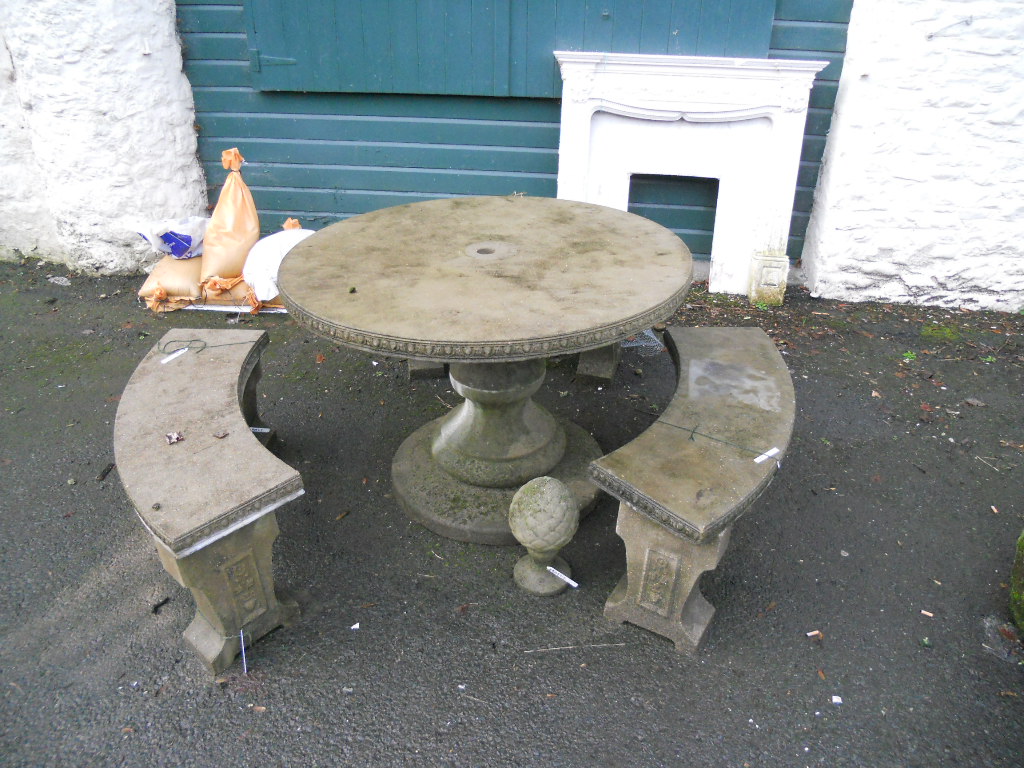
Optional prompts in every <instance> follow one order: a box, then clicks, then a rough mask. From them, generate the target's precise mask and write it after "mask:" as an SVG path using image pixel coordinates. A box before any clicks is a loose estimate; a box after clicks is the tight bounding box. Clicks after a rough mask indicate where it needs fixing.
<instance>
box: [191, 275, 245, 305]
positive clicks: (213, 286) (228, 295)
mask: <svg viewBox="0 0 1024 768" xmlns="http://www.w3.org/2000/svg"><path fill="white" fill-rule="evenodd" d="M249 292H250V288H249V286H248V285H247V284H246V282H245V281H244V280H243V279H242V278H240V277H232V278H226V279H222V278H216V277H214V278H210V279H209V280H207V281H206V282H205V283H203V298H202V299H201V300H200V301H197V302H196V304H207V305H213V306H224V305H228V306H233V307H241V306H246V305H248V304H249Z"/></svg>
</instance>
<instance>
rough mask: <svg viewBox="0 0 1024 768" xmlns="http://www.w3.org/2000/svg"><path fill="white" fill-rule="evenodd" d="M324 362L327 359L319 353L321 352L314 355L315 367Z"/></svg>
mask: <svg viewBox="0 0 1024 768" xmlns="http://www.w3.org/2000/svg"><path fill="white" fill-rule="evenodd" d="M325 360H327V358H326V357H325V356H324V355H323V353H321V352H317V353H316V364H317V365H320V363H322V362H324V361H325Z"/></svg>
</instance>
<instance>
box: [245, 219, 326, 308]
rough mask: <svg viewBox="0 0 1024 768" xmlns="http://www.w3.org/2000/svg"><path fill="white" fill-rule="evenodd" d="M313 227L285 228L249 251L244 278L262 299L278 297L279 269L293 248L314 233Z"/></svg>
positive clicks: (268, 236) (258, 297)
mask: <svg viewBox="0 0 1024 768" xmlns="http://www.w3.org/2000/svg"><path fill="white" fill-rule="evenodd" d="M313 232H314V231H313V230H312V229H285V230H282V231H281V232H275V233H274V234H272V235H267V236H266V237H264V238H263V239H262V240H260V241H258V242H257V243H256V245H254V246H253V247H252V249H251V250H250V251H249V256H248V257H247V258H246V260H245V266H244V267H242V278H243V279H244V280H245V282H246V283H248V285H249V288H251V289H252V292H253V293H254V294H255V296H256V298H257V299H259V300H260V301H264V302H265V301H271V300H273V299H276V298H277V294H278V293H279V291H278V289H277V271H278V269H279V268H280V267H281V262H282V261H283V260H284V257H285V256H286V255H287V254H288V251H290V250H291V249H292V248H294V247H295V246H296V245H298V244H299V243H301V242H302V241H303V240H305V239H306V238H307V237H309V236H310V235H312V234H313Z"/></svg>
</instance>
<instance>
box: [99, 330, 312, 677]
mask: <svg viewBox="0 0 1024 768" xmlns="http://www.w3.org/2000/svg"><path fill="white" fill-rule="evenodd" d="M267 342H268V337H267V333H266V332H265V331H248V330H195V329H181V330H173V331H170V332H168V333H167V334H166V335H165V336H164V337H163V338H162V339H161V340H160V343H158V344H157V345H156V346H155V347H154V348H153V349H152V350H151V351H150V352H149V354H147V355H146V357H145V358H143V360H142V362H141V363H140V364H139V366H138V368H136V370H135V373H134V374H132V377H131V380H130V381H129V382H128V385H127V386H126V387H125V390H124V393H123V394H122V395H121V399H120V402H119V404H118V408H117V418H116V421H115V423H114V458H115V462H116V464H117V470H118V474H119V475H120V477H121V482H122V484H123V485H124V488H125V491H126V492H127V494H128V497H129V498H130V499H131V501H132V504H134V506H135V509H136V512H137V513H138V515H139V519H141V520H142V524H143V525H144V526H145V527H146V529H147V530H148V531H149V532H150V534H152V536H153V539H154V541H155V543H156V549H157V553H158V554H159V556H160V560H161V562H162V563H163V565H164V568H166V569H167V571H168V572H169V573H170V574H171V575H172V576H173V577H174V578H175V579H176V580H177V581H178V583H179V584H181V585H182V586H184V587H187V588H188V589H190V590H191V591H192V594H193V596H194V597H195V602H196V608H197V610H196V615H195V618H194V619H193V620H192V623H191V624H190V625H189V627H188V629H186V630H185V632H184V637H185V640H186V641H187V643H188V644H189V645H190V646H191V647H192V649H193V650H194V651H195V652H196V654H197V655H198V656H199V657H200V658H201V659H202V660H203V662H204V663H205V664H206V666H207V668H208V669H209V670H210V671H211V672H213V673H218V672H220V671H222V670H223V669H225V668H226V667H228V666H229V665H230V664H231V662H232V661H233V660H234V658H235V655H236V653H237V652H238V651H239V650H240V643H239V640H240V636H241V635H240V633H242V632H244V639H245V642H246V644H247V645H248V644H249V643H251V642H254V641H256V640H257V639H258V638H260V637H261V636H263V635H265V634H266V633H267V632H270V631H271V630H273V629H274V628H275V627H278V626H280V625H282V624H288V623H290V622H291V621H292V620H293V619H294V618H295V616H297V612H298V609H297V607H296V605H295V603H294V602H292V601H290V600H287V599H281V598H280V597H279V596H278V594H277V591H276V590H275V588H274V580H273V572H272V564H271V546H272V545H273V542H274V539H276V538H277V535H278V527H277V519H276V517H275V514H274V510H276V509H277V508H278V507H280V506H281V505H282V504H285V503H286V502H288V501H291V500H292V499H295V498H298V497H299V496H301V495H302V493H303V488H302V478H301V477H300V476H299V473H298V472H296V471H295V470H294V469H292V468H291V467H289V466H288V465H287V464H285V463H284V462H282V461H281V460H279V459H278V458H276V457H275V456H274V455H273V454H271V453H270V451H268V450H267V449H266V448H265V447H264V444H263V443H262V442H261V440H260V439H259V438H258V437H257V434H259V435H262V436H264V437H268V436H269V431H270V430H269V429H266V428H265V427H262V426H260V425H259V423H258V416H257V409H256V382H257V381H258V379H259V373H260V371H259V361H260V353H261V352H262V350H263V348H264V347H265V346H266V345H267ZM175 350H184V351H183V352H181V351H179V352H178V354H174V352H175ZM254 431H255V432H256V434H254ZM175 435H177V436H179V437H180V438H182V439H176V438H175Z"/></svg>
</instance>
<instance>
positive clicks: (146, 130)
mask: <svg viewBox="0 0 1024 768" xmlns="http://www.w3.org/2000/svg"><path fill="white" fill-rule="evenodd" d="M174 19H175V7H174V2H173V0H0V176H2V180H0V258H8V259H9V258H17V257H19V256H20V255H26V256H35V257H40V258H43V259H46V260H49V261H56V262H63V263H66V264H68V265H69V266H70V267H72V268H75V269H78V270H86V271H101V272H128V271H136V270H138V269H139V268H141V267H143V266H145V265H148V264H149V263H151V262H152V261H153V259H154V255H153V254H152V253H150V252H149V250H148V248H147V247H146V246H145V243H143V242H142V240H141V239H140V238H139V237H138V235H136V234H134V225H135V223H136V222H138V221H140V220H141V221H153V220H160V219H165V218H177V217H181V216H187V215H199V214H205V209H206V192H205V182H204V180H203V173H202V169H201V167H200V166H199V163H198V160H197V158H196V138H195V131H194V129H193V121H194V109H193V104H192V93H191V90H190V87H189V84H188V80H187V79H186V78H185V76H184V74H183V73H182V71H181V46H180V43H179V41H178V38H177V33H176V31H175V22H174Z"/></svg>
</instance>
